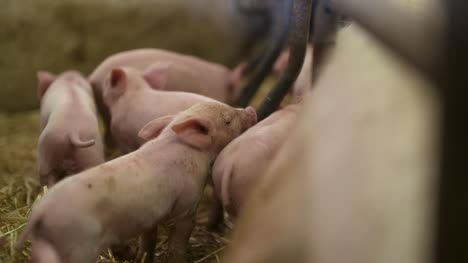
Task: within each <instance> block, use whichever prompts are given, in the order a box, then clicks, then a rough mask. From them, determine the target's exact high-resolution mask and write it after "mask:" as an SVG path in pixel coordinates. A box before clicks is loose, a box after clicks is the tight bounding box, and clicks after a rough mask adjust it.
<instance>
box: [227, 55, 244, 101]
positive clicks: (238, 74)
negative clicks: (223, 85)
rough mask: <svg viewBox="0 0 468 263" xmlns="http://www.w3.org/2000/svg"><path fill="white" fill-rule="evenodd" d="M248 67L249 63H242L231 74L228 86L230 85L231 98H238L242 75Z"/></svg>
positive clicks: (229, 95)
mask: <svg viewBox="0 0 468 263" xmlns="http://www.w3.org/2000/svg"><path fill="white" fill-rule="evenodd" d="M246 67H247V63H245V62H242V63H240V64H239V65H238V66H237V67H235V68H234V69H233V70H232V71H231V72H230V73H229V84H228V85H229V86H228V97H229V98H235V97H237V93H238V91H239V84H240V80H241V78H242V75H243V74H244V70H245V68H246Z"/></svg>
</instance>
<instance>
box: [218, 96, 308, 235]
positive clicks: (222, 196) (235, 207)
mask: <svg viewBox="0 0 468 263" xmlns="http://www.w3.org/2000/svg"><path fill="white" fill-rule="evenodd" d="M301 108H302V105H299V104H292V105H289V106H287V107H285V108H283V109H281V110H278V111H276V112H275V113H273V114H272V115H270V116H269V117H268V118H266V119H265V120H263V121H261V122H259V123H258V124H256V125H255V126H254V127H252V128H251V129H249V130H248V131H246V132H245V133H244V134H242V136H239V137H238V138H236V139H235V140H234V141H232V142H231V143H230V144H229V145H228V146H227V147H226V148H224V149H223V150H222V151H221V153H220V154H219V156H218V158H217V159H216V162H215V163H214V165H213V174H212V179H213V184H214V190H215V191H214V192H215V193H216V198H217V199H218V200H220V201H221V203H222V206H223V207H224V208H225V209H226V211H227V212H228V213H229V214H230V215H231V216H234V217H237V215H238V214H239V212H240V211H241V210H242V208H243V206H244V203H245V201H246V199H247V197H248V196H249V194H250V192H251V189H252V187H253V186H254V185H255V183H256V182H257V180H258V179H259V176H261V174H262V172H263V170H264V169H265V168H266V167H268V165H269V163H270V162H271V160H272V159H273V158H274V157H275V155H276V153H277V152H278V151H279V150H280V148H281V146H282V145H283V142H284V140H285V139H286V137H287V135H288V134H289V132H290V131H291V129H292V128H293V125H294V122H295V120H296V118H297V115H298V113H299V112H300V109H301ZM216 203H217V200H215V201H214V204H213V207H212V211H211V212H212V214H211V218H210V222H209V225H210V227H216V225H217V224H218V223H219V221H220V220H222V215H223V214H222V209H220V207H219V206H218V207H216Z"/></svg>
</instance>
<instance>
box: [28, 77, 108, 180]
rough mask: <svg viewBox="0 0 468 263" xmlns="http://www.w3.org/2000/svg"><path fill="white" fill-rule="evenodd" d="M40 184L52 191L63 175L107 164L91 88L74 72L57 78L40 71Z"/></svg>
mask: <svg viewBox="0 0 468 263" xmlns="http://www.w3.org/2000/svg"><path fill="white" fill-rule="evenodd" d="M37 77H38V80H39V88H38V94H39V97H40V99H41V121H40V126H41V135H40V137H39V142H38V170H39V177H40V183H41V185H42V186H44V185H48V186H49V187H50V186H52V185H53V184H55V182H56V181H57V180H59V179H61V178H60V175H62V174H74V173H78V172H81V171H83V170H85V169H87V168H90V167H93V166H96V165H98V164H101V163H103V162H104V154H103V148H102V143H101V137H100V135H99V128H98V120H97V117H96V116H97V115H96V114H97V112H96V106H95V103H94V100H93V93H92V90H91V86H90V85H89V83H88V82H87V81H86V79H84V78H83V76H82V75H81V74H80V73H78V72H75V71H67V72H64V73H62V74H60V75H58V76H55V75H53V74H51V73H48V72H44V71H40V72H38V73H37Z"/></svg>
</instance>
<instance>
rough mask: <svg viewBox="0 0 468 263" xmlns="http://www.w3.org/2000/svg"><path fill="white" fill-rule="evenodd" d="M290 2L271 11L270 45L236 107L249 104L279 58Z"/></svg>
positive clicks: (286, 28)
mask: <svg viewBox="0 0 468 263" xmlns="http://www.w3.org/2000/svg"><path fill="white" fill-rule="evenodd" d="M292 2H293V0H284V6H283V8H274V10H272V12H274V17H273V32H272V36H271V44H270V45H269V46H268V48H267V50H266V51H265V52H264V53H263V55H262V56H261V59H260V61H259V64H258V66H257V68H256V69H255V71H254V73H253V77H252V79H251V80H250V81H249V83H247V85H246V86H245V87H244V88H243V89H242V92H241V94H240V96H239V99H238V101H237V105H238V106H240V107H246V106H247V105H248V104H249V102H250V100H251V99H252V98H253V96H254V95H255V93H256V92H257V90H258V89H259V88H260V85H261V84H262V82H263V81H264V80H265V78H266V76H267V75H268V74H269V73H270V71H271V67H272V65H273V63H275V61H276V59H277V58H278V57H279V55H280V53H281V50H282V49H283V46H284V44H285V42H286V39H287V37H288V31H289V23H290V14H291V6H292Z"/></svg>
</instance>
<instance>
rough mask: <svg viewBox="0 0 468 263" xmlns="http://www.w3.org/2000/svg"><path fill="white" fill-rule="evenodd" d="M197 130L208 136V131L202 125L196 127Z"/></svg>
mask: <svg viewBox="0 0 468 263" xmlns="http://www.w3.org/2000/svg"><path fill="white" fill-rule="evenodd" d="M198 130H199V131H200V133H202V134H208V129H207V128H206V127H205V126H202V125H200V126H198Z"/></svg>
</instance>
